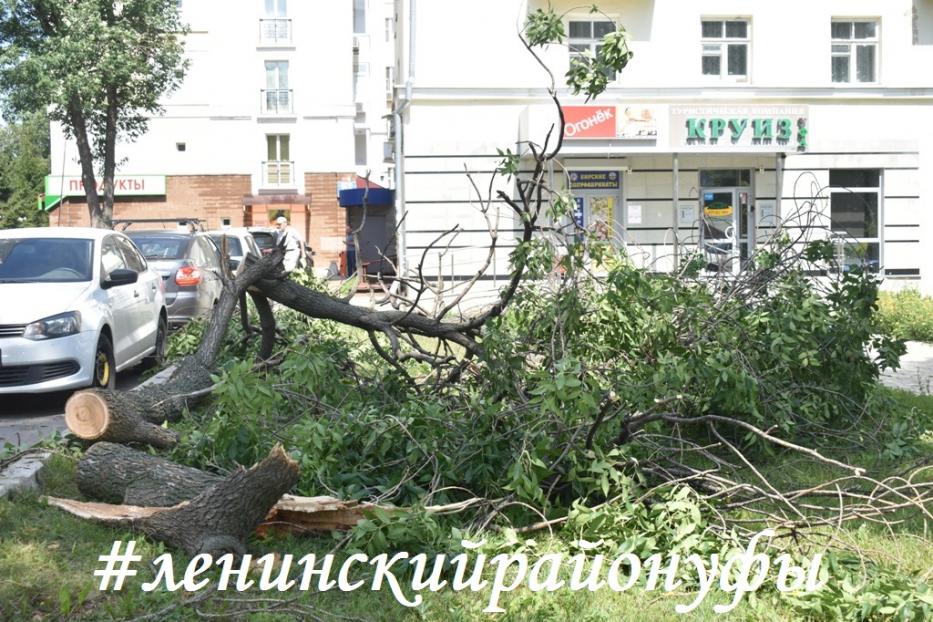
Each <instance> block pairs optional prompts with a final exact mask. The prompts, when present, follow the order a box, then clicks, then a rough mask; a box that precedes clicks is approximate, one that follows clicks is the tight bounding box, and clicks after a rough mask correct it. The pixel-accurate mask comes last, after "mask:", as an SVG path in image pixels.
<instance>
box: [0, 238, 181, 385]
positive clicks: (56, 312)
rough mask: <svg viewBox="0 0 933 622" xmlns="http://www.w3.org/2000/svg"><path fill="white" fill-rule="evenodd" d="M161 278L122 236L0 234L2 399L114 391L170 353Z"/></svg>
mask: <svg viewBox="0 0 933 622" xmlns="http://www.w3.org/2000/svg"><path fill="white" fill-rule="evenodd" d="M167 320H168V316H167V313H166V309H165V302H164V299H163V294H162V279H161V278H160V277H159V275H158V274H157V273H156V272H155V271H153V270H152V269H150V268H149V266H148V265H147V263H146V260H145V259H143V257H142V256H141V255H140V253H139V251H138V250H137V249H136V247H135V246H133V243H132V242H131V241H130V240H129V238H127V237H126V236H125V235H123V234H121V233H116V232H114V231H109V230H104V229H88V228H60V229H49V228H42V229H38V228H37V229H12V230H3V231H0V394H7V393H23V392H30V393H41V392H48V391H62V390H66V389H77V388H82V387H87V386H91V385H94V386H100V387H108V388H113V387H114V386H115V381H116V374H117V372H119V371H121V370H123V369H126V368H127V367H131V366H133V365H135V364H137V363H139V362H142V361H143V360H144V359H146V358H147V357H148V358H149V359H150V360H159V359H160V358H161V356H162V354H163V352H164V349H165V336H166V332H167Z"/></svg>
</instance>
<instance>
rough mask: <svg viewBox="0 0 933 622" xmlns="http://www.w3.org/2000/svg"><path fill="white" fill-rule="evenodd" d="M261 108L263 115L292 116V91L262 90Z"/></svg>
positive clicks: (260, 93) (260, 97)
mask: <svg viewBox="0 0 933 622" xmlns="http://www.w3.org/2000/svg"><path fill="white" fill-rule="evenodd" d="M259 108H260V110H261V111H262V114H273V115H274V114H291V113H293V112H294V108H293V106H292V89H260V90H259Z"/></svg>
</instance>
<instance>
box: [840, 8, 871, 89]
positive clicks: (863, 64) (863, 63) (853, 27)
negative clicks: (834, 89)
mask: <svg viewBox="0 0 933 622" xmlns="http://www.w3.org/2000/svg"><path fill="white" fill-rule="evenodd" d="M831 60H832V79H833V82H839V83H846V82H877V81H878V22H877V21H876V20H836V19H834V20H833V21H832V52H831Z"/></svg>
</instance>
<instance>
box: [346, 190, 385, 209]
mask: <svg viewBox="0 0 933 622" xmlns="http://www.w3.org/2000/svg"><path fill="white" fill-rule="evenodd" d="M365 192H366V188H350V189H348V190H341V191H340V193H339V197H340V199H339V200H340V207H358V206H361V205H363V193H365ZM394 204H395V192H394V191H393V190H386V189H385V188H370V189H369V194H368V195H366V205H367V206H370V207H377V206H380V207H381V206H390V205H394Z"/></svg>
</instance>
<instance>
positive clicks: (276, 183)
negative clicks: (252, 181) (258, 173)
mask: <svg viewBox="0 0 933 622" xmlns="http://www.w3.org/2000/svg"><path fill="white" fill-rule="evenodd" d="M294 169H295V163H294V162H286V161H285V160H268V161H265V162H263V163H262V185H263V186H264V187H267V188H273V187H276V188H277V187H282V186H288V185H291V184H292V183H293V180H294Z"/></svg>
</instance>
